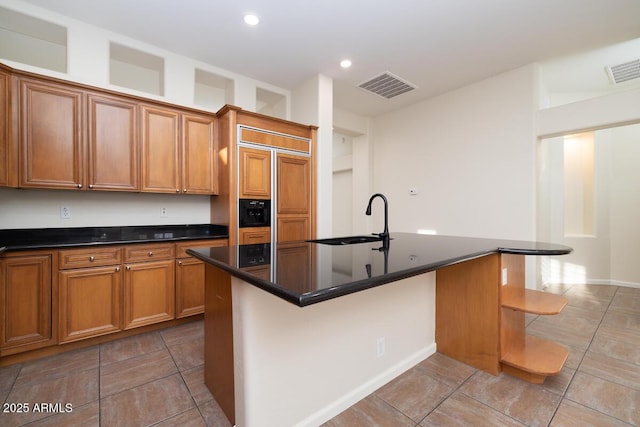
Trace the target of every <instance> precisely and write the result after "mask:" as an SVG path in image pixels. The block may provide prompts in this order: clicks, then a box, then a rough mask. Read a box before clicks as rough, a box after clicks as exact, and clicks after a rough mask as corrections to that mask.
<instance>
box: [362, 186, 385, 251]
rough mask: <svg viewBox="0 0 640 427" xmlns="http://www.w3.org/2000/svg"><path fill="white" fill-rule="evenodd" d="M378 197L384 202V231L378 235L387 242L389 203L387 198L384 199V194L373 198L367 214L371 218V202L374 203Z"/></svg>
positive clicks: (377, 194)
mask: <svg viewBox="0 0 640 427" xmlns="http://www.w3.org/2000/svg"><path fill="white" fill-rule="evenodd" d="M376 197H380V198H381V199H382V201H383V202H384V231H383V232H382V233H378V236H380V237H381V238H383V239H384V240H385V241H387V240H389V203H388V202H387V198H386V197H384V194H381V193H376V194H374V195H373V196H371V198H370V199H369V204H368V205H367V211H366V212H365V214H366V215H369V216H371V202H373V199H375V198H376Z"/></svg>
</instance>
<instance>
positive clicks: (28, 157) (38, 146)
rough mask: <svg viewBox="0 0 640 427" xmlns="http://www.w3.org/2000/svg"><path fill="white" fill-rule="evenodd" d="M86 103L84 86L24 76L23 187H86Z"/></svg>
mask: <svg viewBox="0 0 640 427" xmlns="http://www.w3.org/2000/svg"><path fill="white" fill-rule="evenodd" d="M82 104H83V93H82V91H80V90H76V89H73V88H70V87H66V86H62V85H58V84H54V83H50V82H45V81H38V80H30V79H21V81H20V155H21V164H20V166H21V167H20V182H19V185H20V186H21V187H36V188H63V189H65V188H66V189H71V188H83V187H84V184H85V181H84V173H85V170H84V161H83V159H84V147H83V138H82V133H83V131H84V129H83V126H82Z"/></svg>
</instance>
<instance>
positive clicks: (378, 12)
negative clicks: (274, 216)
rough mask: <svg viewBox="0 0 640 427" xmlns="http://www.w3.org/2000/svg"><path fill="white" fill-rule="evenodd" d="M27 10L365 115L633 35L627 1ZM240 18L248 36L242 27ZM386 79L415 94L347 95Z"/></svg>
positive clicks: (241, 1) (635, 25)
mask: <svg viewBox="0 0 640 427" xmlns="http://www.w3.org/2000/svg"><path fill="white" fill-rule="evenodd" d="M26 1H27V2H28V3H32V4H34V5H37V6H39V7H42V8H45V9H50V10H52V11H55V12H57V13H60V14H63V15H66V16H70V17H72V18H75V19H78V20H81V21H85V22H87V23H90V24H93V25H96V26H99V27H102V28H105V29H108V30H111V31H114V32H117V33H120V34H123V35H126V36H129V37H131V38H134V39H137V40H140V41H143V42H146V43H149V44H152V45H156V46H159V47H161V48H164V49H166V50H169V51H173V52H176V53H179V54H181V55H185V56H188V57H191V58H194V59H197V60H200V61H203V62H206V63H209V64H212V65H215V66H217V67H219V68H222V69H226V70H229V71H232V72H235V73H238V74H242V75H245V76H248V77H252V78H254V79H257V80H260V81H263V82H266V83H270V84H273V85H275V86H279V87H282V88H285V89H294V88H296V87H297V86H298V85H299V84H300V83H302V82H304V81H306V80H308V79H310V78H312V77H313V76H315V75H317V74H318V73H321V74H324V75H326V76H329V77H331V78H333V80H334V105H335V106H336V107H338V108H342V109H345V110H348V111H352V112H355V113H359V114H363V115H371V116H375V115H378V114H381V113H384V112H387V111H390V110H393V109H396V108H399V107H403V106H406V105H409V104H412V103H415V102H417V101H419V100H421V99H425V98H428V97H431V96H434V95H437V94H441V93H444V92H447V91H449V90H452V89H455V88H458V87H461V86H464V85H466V84H469V83H472V82H474V81H478V80H481V79H484V78H486V77H489V76H492V75H496V74H499V73H501V72H504V71H507V70H511V69H514V68H518V67H520V66H523V65H526V64H530V63H533V62H542V61H551V60H554V59H555V58H561V57H565V56H569V55H577V54H580V53H582V52H586V51H591V50H594V49H601V48H603V47H606V46H609V45H613V44H618V43H621V42H625V41H628V40H633V39H637V38H640V1H638V0H393V1H392V2H387V1H385V2H383V1H376V0H370V1H360V0H358V1H356V0H224V1H221V0H182V1H175V0H26ZM247 12H252V13H255V14H257V15H258V16H259V17H260V19H261V23H260V24H259V25H258V26H257V27H248V26H247V25H246V24H244V22H243V20H242V17H243V15H244V14H245V13H247ZM636 46H637V45H636ZM636 56H640V52H636ZM347 57H348V58H350V59H351V60H352V61H353V66H352V67H351V68H350V69H348V70H343V69H341V68H340V67H339V65H338V63H339V61H340V60H341V59H343V58H347ZM628 59H633V58H628ZM583 61H584V60H583ZM604 65H606V64H604ZM566 66H568V65H566ZM566 66H565V69H564V70H565V73H566ZM588 66H589V65H588ZM602 66H603V64H598V65H595V67H597V68H598V70H599V73H600V74H602V73H601V72H602ZM580 67H584V64H583V63H581V65H580ZM561 68H562V67H561ZM549 69H550V70H553V67H550V68H549ZM385 71H389V72H391V73H393V74H395V75H397V76H399V77H401V78H402V79H404V80H407V81H408V82H410V83H412V84H414V85H417V86H418V89H417V90H414V91H412V92H409V93H406V94H403V95H399V96H398V97H396V98H393V99H391V100H386V99H383V98H380V97H378V96H376V95H373V94H370V93H367V92H364V91H363V90H361V89H359V88H357V85H358V84H360V83H362V82H363V81H365V80H368V79H369V78H371V77H374V76H375V75H378V74H380V73H382V72H385ZM600 77H602V76H601V75H600ZM570 80H571V79H570Z"/></svg>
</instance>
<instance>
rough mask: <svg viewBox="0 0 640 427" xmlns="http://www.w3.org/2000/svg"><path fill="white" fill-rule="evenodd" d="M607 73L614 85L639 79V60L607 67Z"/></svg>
mask: <svg viewBox="0 0 640 427" xmlns="http://www.w3.org/2000/svg"><path fill="white" fill-rule="evenodd" d="M607 73H608V74H609V78H610V79H611V81H612V82H613V83H614V84H619V83H622V82H626V81H629V80H633V79H637V78H640V59H635V60H633V61H629V62H625V63H623V64H618V65H609V66H607Z"/></svg>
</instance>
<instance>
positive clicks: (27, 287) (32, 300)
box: [0, 254, 56, 355]
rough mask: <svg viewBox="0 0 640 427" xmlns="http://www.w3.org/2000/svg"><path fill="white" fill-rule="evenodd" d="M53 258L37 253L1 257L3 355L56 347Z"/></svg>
mask: <svg viewBox="0 0 640 427" xmlns="http://www.w3.org/2000/svg"><path fill="white" fill-rule="evenodd" d="M52 257H53V255H51V254H40V255H35V254H34V255H25V256H16V257H5V258H0V319H1V321H2V323H1V327H0V349H1V350H2V351H1V353H0V354H1V355H5V354H11V353H17V352H19V351H22V350H31V349H34V348H40V347H46V346H49V345H53V344H56V342H55V341H56V336H55V333H54V329H53V321H52V306H51V294H52V266H53V261H52ZM8 349H11V350H8ZM5 350H6V351H5Z"/></svg>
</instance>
